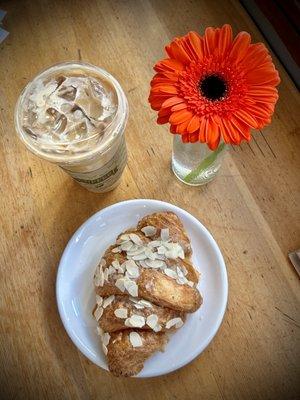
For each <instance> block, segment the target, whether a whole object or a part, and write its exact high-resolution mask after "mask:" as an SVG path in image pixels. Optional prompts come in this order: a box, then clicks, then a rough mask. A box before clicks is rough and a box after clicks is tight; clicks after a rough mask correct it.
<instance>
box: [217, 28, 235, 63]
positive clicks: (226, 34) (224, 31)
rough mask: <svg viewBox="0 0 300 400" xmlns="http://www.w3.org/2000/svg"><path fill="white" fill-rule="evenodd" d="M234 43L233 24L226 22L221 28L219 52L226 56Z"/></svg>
mask: <svg viewBox="0 0 300 400" xmlns="http://www.w3.org/2000/svg"><path fill="white" fill-rule="evenodd" d="M231 44H232V29H231V26H230V25H228V24H225V25H223V26H222V28H221V32H220V38H219V54H220V55H221V56H222V55H223V56H224V55H225V54H226V53H227V52H228V50H229V49H230V47H231Z"/></svg>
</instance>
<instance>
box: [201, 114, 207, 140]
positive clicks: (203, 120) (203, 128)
mask: <svg viewBox="0 0 300 400" xmlns="http://www.w3.org/2000/svg"><path fill="white" fill-rule="evenodd" d="M205 133H206V119H205V117H202V118H201V121H200V128H199V140H200V142H201V143H205V140H206V137H205Z"/></svg>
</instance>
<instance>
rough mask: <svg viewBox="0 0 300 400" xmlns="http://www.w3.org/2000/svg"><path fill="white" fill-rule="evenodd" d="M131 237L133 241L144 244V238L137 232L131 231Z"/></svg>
mask: <svg viewBox="0 0 300 400" xmlns="http://www.w3.org/2000/svg"><path fill="white" fill-rule="evenodd" d="M129 237H130V240H132V241H133V243H135V244H139V245H141V244H143V241H142V239H141V238H140V237H139V236H138V235H136V234H135V233H130V234H129Z"/></svg>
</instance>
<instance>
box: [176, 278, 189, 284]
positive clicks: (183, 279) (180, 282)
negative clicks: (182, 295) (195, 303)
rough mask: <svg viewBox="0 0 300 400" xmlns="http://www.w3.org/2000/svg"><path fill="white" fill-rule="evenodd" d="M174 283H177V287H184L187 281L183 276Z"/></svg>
mask: <svg viewBox="0 0 300 400" xmlns="http://www.w3.org/2000/svg"><path fill="white" fill-rule="evenodd" d="M176 282H177V283H179V285H185V284H186V283H188V280H187V279H186V277H185V276H183V277H179V278H178V279H176Z"/></svg>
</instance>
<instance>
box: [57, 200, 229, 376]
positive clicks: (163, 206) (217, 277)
mask: <svg viewBox="0 0 300 400" xmlns="http://www.w3.org/2000/svg"><path fill="white" fill-rule="evenodd" d="M159 211H173V212H174V213H176V214H177V215H178V216H179V218H180V219H181V221H182V222H183V224H184V227H185V229H186V231H187V233H188V235H189V237H190V240H191V243H192V249H193V262H194V265H195V266H196V267H197V268H198V269H199V272H201V280H200V283H199V285H198V288H199V290H200V291H201V293H202V295H203V304H202V306H201V307H200V309H199V310H198V311H196V312H195V313H193V314H189V315H188V317H187V320H186V323H185V324H184V326H183V327H182V328H181V329H179V330H178V331H177V332H176V333H174V334H173V335H172V336H171V339H170V341H169V343H168V344H167V347H166V350H165V352H164V353H161V352H159V353H156V354H154V355H153V356H152V357H151V358H149V359H148V360H147V361H146V362H145V365H144V368H143V370H142V371H141V372H140V374H139V375H138V377H143V378H146V377H153V376H158V375H163V374H167V373H169V372H171V371H174V370H176V369H178V368H180V367H183V366H184V365H186V364H187V363H189V362H190V361H192V360H193V359H194V358H195V357H197V356H198V355H199V354H200V353H201V352H202V351H203V350H204V349H205V348H206V346H207V345H208V344H209V342H210V341H211V340H212V338H213V337H214V335H215V334H216V332H217V330H218V328H219V326H220V324H221V322H222V319H223V316H224V313H225V309H226V303H227V292H228V282H227V273H226V267H225V263H224V260H223V257H222V254H221V252H220V249H219V247H218V246H217V244H216V242H215V241H214V239H213V237H212V236H211V234H210V233H209V232H208V231H207V229H206V228H205V227H204V226H203V225H202V224H201V223H200V222H199V221H198V220H197V219H196V218H195V217H193V216H192V215H191V214H189V213H188V212H186V211H184V210H182V209H181V208H179V207H176V206H174V205H172V204H169V203H164V202H162V201H157V200H143V199H140V200H129V201H124V202H121V203H117V204H114V205H112V206H110V207H107V208H105V209H103V210H101V211H99V212H98V213H96V214H94V215H93V216H92V217H91V218H89V219H88V220H87V221H86V222H85V223H84V224H83V225H82V226H81V227H80V228H79V229H78V230H77V232H76V233H75V234H74V235H73V237H72V238H71V240H70V241H69V243H68V245H67V247H66V249H65V251H64V253H63V256H62V259H61V261H60V264H59V268H58V273H57V281H56V297H57V303H58V309H59V313H60V316H61V319H62V322H63V324H64V326H65V329H66V331H67V332H68V334H69V336H70V338H71V339H72V341H73V342H74V344H75V345H76V346H77V347H78V349H79V350H80V351H81V352H82V353H83V354H84V355H85V356H86V357H88V358H89V359H90V360H91V361H92V362H94V363H95V364H97V365H99V367H101V368H104V369H106V370H107V363H106V359H105V356H104V354H103V352H102V350H101V346H100V338H99V336H97V334H96V322H95V320H94V319H93V317H92V309H93V307H94V305H95V293H94V287H93V274H94V271H95V268H96V265H97V263H98V262H99V260H100V258H101V256H102V254H103V253H104V251H105V249H106V248H107V247H108V246H110V245H111V244H112V243H114V241H115V239H116V237H117V235H118V234H119V233H121V232H123V231H124V230H126V229H128V228H130V227H134V226H136V224H137V222H138V221H139V219H141V218H142V217H143V216H145V215H147V214H151V213H153V212H159Z"/></svg>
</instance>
